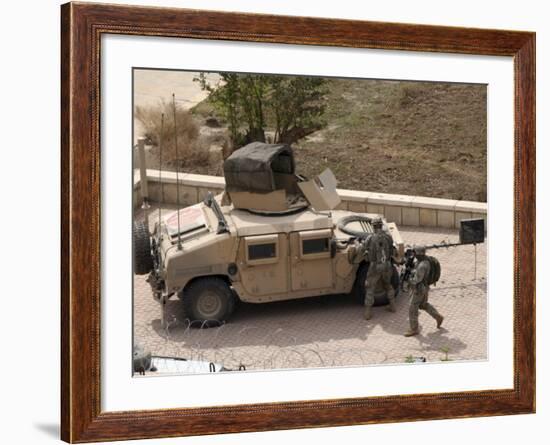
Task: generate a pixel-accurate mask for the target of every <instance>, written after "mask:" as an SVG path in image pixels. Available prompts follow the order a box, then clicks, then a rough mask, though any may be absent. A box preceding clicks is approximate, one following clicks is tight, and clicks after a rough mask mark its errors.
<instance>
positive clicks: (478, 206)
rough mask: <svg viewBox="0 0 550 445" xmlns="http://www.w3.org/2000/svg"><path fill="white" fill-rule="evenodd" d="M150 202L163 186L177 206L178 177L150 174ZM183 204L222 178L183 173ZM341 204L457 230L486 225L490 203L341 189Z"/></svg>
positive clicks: (218, 185)
mask: <svg viewBox="0 0 550 445" xmlns="http://www.w3.org/2000/svg"><path fill="white" fill-rule="evenodd" d="M139 181H140V179H139V171H136V174H135V176H134V196H133V201H134V206H138V205H140V203H141V197H140V194H141V190H140V182H139ZM147 181H148V189H149V200H150V201H152V202H159V201H160V198H161V186H160V185H161V184H162V190H163V195H164V198H163V202H165V203H167V204H175V203H176V173H174V172H166V171H163V172H162V174H161V177H160V181H159V171H158V170H147ZM179 183H180V191H179V193H180V203H181V205H182V206H187V205H191V204H195V203H197V202H199V201H200V200H202V199H203V198H204V197H205V196H206V194H207V193H208V192H209V191H211V192H212V193H214V194H216V193H220V192H221V191H223V189H224V186H225V181H224V178H223V177H220V176H206V175H195V174H191V173H180V174H179ZM338 193H339V195H340V198H341V199H342V202H341V203H340V205H339V207H338V208H339V209H344V210H351V211H354V212H367V213H378V214H382V215H384V217H385V218H386V219H387V220H388V221H390V222H395V223H396V224H399V225H406V226H421V227H445V228H453V227H454V228H458V227H459V225H460V220H461V219H467V218H484V219H485V220H486V221H487V203H484V202H474V201H459V200H454V199H440V198H428V197H426V196H409V195H393V194H388V193H373V192H362V191H358V190H344V189H338ZM485 227H487V223H486V224H485Z"/></svg>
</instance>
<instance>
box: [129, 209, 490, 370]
mask: <svg viewBox="0 0 550 445" xmlns="http://www.w3.org/2000/svg"><path fill="white" fill-rule="evenodd" d="M151 217H152V218H153V220H154V217H153V215H151ZM399 229H400V231H401V233H402V235H403V238H404V240H405V242H406V243H407V244H415V243H425V244H431V243H438V242H441V241H449V242H456V241H458V232H457V231H455V230H445V229H428V228H419V227H400V228H399ZM432 252H435V253H436V256H437V257H438V259H439V261H440V262H441V266H442V274H441V280H440V282H439V283H438V284H437V286H436V287H433V288H432V290H431V291H430V302H431V303H432V304H433V305H434V306H435V307H437V309H438V310H439V311H440V312H441V313H442V314H443V315H444V316H445V321H444V323H443V329H439V330H438V329H436V326H435V321H434V320H433V319H432V318H431V317H430V316H429V315H427V314H426V313H425V312H423V311H421V313H420V314H421V315H420V324H421V326H422V331H421V334H420V335H419V336H416V337H411V338H406V337H404V336H403V333H404V332H405V330H406V329H407V327H408V298H407V296H406V295H399V296H398V299H397V313H389V312H387V311H386V310H384V308H382V307H378V308H374V313H373V314H374V315H373V318H372V319H371V320H370V321H365V320H364V319H363V308H362V306H360V305H357V304H356V303H355V302H353V301H352V300H351V299H350V298H348V297H346V296H339V295H335V296H328V297H321V298H309V299H303V300H296V301H288V302H277V303H269V304H261V305H254V304H244V303H240V304H239V305H238V306H237V309H236V311H235V313H234V315H233V317H232V318H231V320H230V322H229V323H227V324H226V325H224V326H222V327H220V328H211V329H196V328H190V327H189V324H188V322H187V321H186V320H185V319H184V317H183V316H182V314H181V310H180V304H179V301H178V300H177V299H175V300H174V301H170V302H169V303H168V304H167V319H168V320H170V322H169V326H168V328H167V329H163V328H162V327H161V313H160V306H159V305H158V303H156V302H155V301H154V300H153V298H152V296H151V291H150V288H149V285H148V284H147V283H146V282H145V277H144V276H137V275H136V276H134V278H135V279H134V320H135V327H134V329H135V332H134V334H135V341H137V342H138V343H140V344H142V345H143V346H144V347H145V348H147V349H149V350H151V351H152V353H153V354H154V355H164V356H176V357H181V358H186V359H188V360H204V361H208V362H216V363H221V364H223V365H224V366H225V367H227V368H231V369H236V368H238V367H239V366H240V365H244V366H245V367H246V369H248V370H250V369H282V368H309V367H324V366H357V365H367V364H369V365H370V364H382V363H403V362H406V361H408V360H411V358H412V357H425V358H426V360H427V361H440V360H445V359H446V358H448V359H449V360H483V359H485V358H486V357H487V344H486V341H487V329H486V328H487V320H486V315H487V294H486V269H487V268H486V250H485V246H484V245H480V246H478V247H477V277H476V278H475V279H474V247H473V246H461V247H456V248H452V249H439V250H437V251H432Z"/></svg>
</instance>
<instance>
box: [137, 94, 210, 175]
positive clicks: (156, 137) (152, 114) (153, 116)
mask: <svg viewBox="0 0 550 445" xmlns="http://www.w3.org/2000/svg"><path fill="white" fill-rule="evenodd" d="M163 113H164V126H163V131H162V133H163V134H162V167H163V168H166V169H171V168H173V167H175V166H176V165H179V167H189V166H201V165H202V166H204V165H207V164H208V147H207V146H206V144H204V143H202V141H201V140H200V138H199V126H198V125H197V123H196V122H195V120H194V118H193V116H192V115H191V113H189V112H188V111H187V110H184V109H183V108H181V107H178V106H177V105H176V123H177V125H176V128H177V133H176V132H175V131H174V110H173V108H172V104H170V103H166V102H165V103H162V104H161V105H158V106H156V107H147V108H144V107H137V108H136V113H135V117H136V118H137V119H138V120H139V121H140V122H141V124H142V125H143V128H144V129H145V135H144V136H145V137H146V138H147V139H148V142H149V143H150V144H151V145H152V146H153V149H152V154H154V155H155V156H156V157H157V158H158V156H159V154H160V150H159V146H160V139H161V120H162V114H163ZM176 135H177V150H176Z"/></svg>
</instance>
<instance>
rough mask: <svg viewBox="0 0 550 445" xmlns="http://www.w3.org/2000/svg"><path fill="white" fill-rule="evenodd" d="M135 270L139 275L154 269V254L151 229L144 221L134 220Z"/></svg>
mask: <svg viewBox="0 0 550 445" xmlns="http://www.w3.org/2000/svg"><path fill="white" fill-rule="evenodd" d="M133 235H134V272H135V273H136V274H137V275H145V274H147V273H149V272H151V270H152V269H153V256H152V255H151V238H150V236H149V229H148V228H147V225H146V224H145V222H144V221H135V222H134V230H133Z"/></svg>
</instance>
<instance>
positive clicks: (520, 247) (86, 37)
mask: <svg viewBox="0 0 550 445" xmlns="http://www.w3.org/2000/svg"><path fill="white" fill-rule="evenodd" d="M61 17H62V19H61V34H62V44H61V63H62V74H61V83H62V88H61V110H62V115H61V117H62V119H61V144H62V159H61V171H62V178H61V202H62V210H61V220H62V227H61V234H62V244H61V259H62V260H61V261H62V263H61V269H62V276H61V289H62V298H61V312H62V317H61V328H62V342H61V352H62V358H61V360H62V361H61V368H62V375H61V401H62V404H61V405H62V409H61V436H62V439H63V440H65V441H68V442H71V443H72V442H92V441H104V440H122V439H139V438H153V437H172V436H185V435H201V434H214V433H229V432H244V431H263V430H279V429H289V428H307V427H322V426H340V425H353V424H367V423H377V422H402V421H411V420H426V419H442V418H459V417H471V416H493V415H506V414H519V413H533V412H534V411H535V34H534V33H530V32H517V31H501V30H485V29H467V28H451V27H439V26H424V25H422V26H421V25H409V24H390V23H380V22H362V21H350V20H333V19H324V18H323V19H321V18H306V17H286V16H270V15H255V14H242V13H225V12H224V13H222V12H212V11H196V10H185V9H170V8H148V7H134V6H116V5H106V4H90V3H87V4H79V3H68V4H65V5H63V6H62V8H61ZM104 34H125V35H137V36H166V37H175V38H178V37H179V38H192V39H213V40H232V41H246V42H271V43H284V44H300V45H322V46H336V47H353V48H378V49H386V50H408V51H427V52H444V53H459V54H475V55H496V56H511V57H513V60H514V72H515V80H514V82H515V86H514V88H515V92H514V95H515V128H514V134H515V173H514V185H515V187H514V241H513V243H514V252H513V257H514V289H513V293H514V341H513V344H514V370H513V373H514V379H513V381H514V386H513V389H509V390H508V389H507V390H500V389H496V390H483V391H473V392H471V391H470V392H454V393H447V392H446V393H437V394H416V395H400V396H384V397H368V398H347V399H330V400H320V401H319V400H315V401H308V400H304V401H299V402H285V403H262V404H247V405H236V406H212V407H208V408H181V409H163V410H150V411H129V412H102V410H101V403H100V401H101V392H100V383H101V380H100V355H101V347H100V345H101V342H100V338H101V331H100V289H101V286H100V283H101V276H100V231H101V227H100V226H101V224H100V200H101V195H100V184H101V175H100V162H101V151H100V113H101V104H100V60H101V36H102V35H104ZM511 254H512V252H511Z"/></svg>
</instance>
